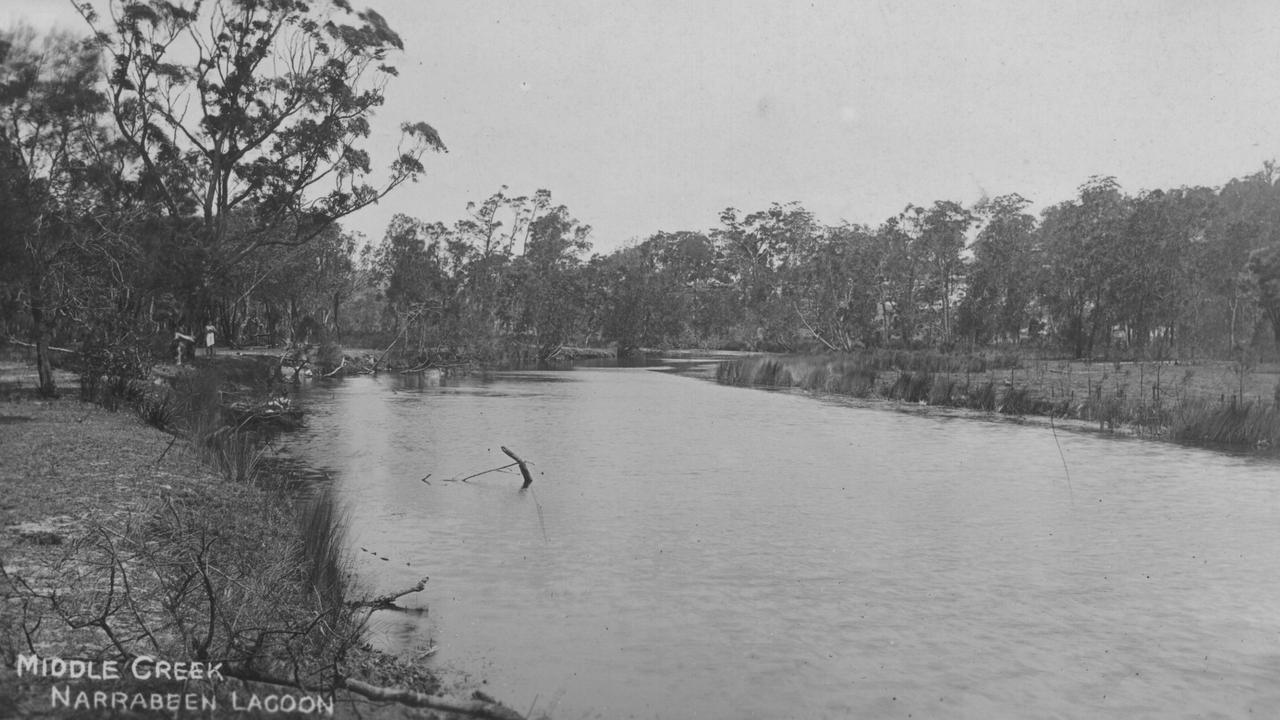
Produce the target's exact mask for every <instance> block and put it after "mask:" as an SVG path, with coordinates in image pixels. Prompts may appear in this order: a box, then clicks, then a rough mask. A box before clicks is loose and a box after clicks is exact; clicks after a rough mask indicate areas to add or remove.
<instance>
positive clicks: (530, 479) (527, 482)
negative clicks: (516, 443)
mask: <svg viewBox="0 0 1280 720" xmlns="http://www.w3.org/2000/svg"><path fill="white" fill-rule="evenodd" d="M501 449H502V452H504V453H506V454H507V457H509V458H511V459H512V460H515V461H516V465H519V466H520V474H521V475H523V476H524V485H521V486H520V489H521V490H524V489H525V488H527V487H529V486H530V485H532V484H533V476H532V475H530V474H529V468H528V467H527V466H526V465H525V463H524V460H521V459H520V456H519V455H516V454H515V453H513V452H511V451H510V450H508V449H507V448H506V447H505V446H501Z"/></svg>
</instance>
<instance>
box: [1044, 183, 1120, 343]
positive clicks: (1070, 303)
mask: <svg viewBox="0 0 1280 720" xmlns="http://www.w3.org/2000/svg"><path fill="white" fill-rule="evenodd" d="M1129 205H1130V203H1129V199H1128V198H1127V197H1126V196H1125V195H1124V194H1123V193H1122V192H1121V191H1120V185H1119V183H1117V182H1116V180H1115V178H1113V177H1096V176H1095V177H1092V178H1090V179H1089V180H1088V181H1087V182H1086V183H1085V184H1084V185H1082V186H1081V187H1080V195H1079V198H1078V199H1077V200H1075V201H1067V202H1064V203H1059V204H1058V205H1055V206H1053V207H1051V208H1049V209H1048V210H1046V211H1045V212H1044V216H1043V220H1042V224H1041V233H1040V241H1041V248H1040V252H1041V253H1042V256H1043V258H1044V261H1045V264H1046V268H1045V270H1046V274H1045V282H1044V285H1043V293H1042V297H1043V299H1044V301H1045V304H1046V307H1047V308H1048V310H1049V311H1050V313H1051V314H1052V316H1053V318H1054V320H1055V321H1056V324H1057V327H1058V331H1059V333H1060V334H1061V336H1062V338H1063V339H1064V340H1065V341H1066V342H1068V343H1069V344H1070V345H1071V346H1072V347H1073V349H1074V351H1075V354H1076V357H1084V356H1086V355H1092V354H1093V349H1094V343H1095V342H1096V341H1097V339H1098V338H1099V337H1100V336H1101V335H1102V334H1103V333H1105V335H1106V337H1105V338H1104V339H1106V340H1109V339H1110V329H1111V327H1112V324H1113V322H1114V320H1115V311H1116V308H1115V307H1113V305H1112V303H1111V302H1110V301H1111V299H1112V295H1110V294H1109V292H1108V289H1109V288H1110V287H1111V286H1112V285H1113V284H1114V282H1113V281H1114V280H1115V278H1117V276H1118V274H1119V270H1118V268H1119V267H1120V264H1121V263H1122V262H1123V258H1122V257H1121V255H1120V253H1119V252H1118V251H1119V250H1121V249H1122V248H1123V244H1124V241H1123V237H1124V227H1125V222H1126V220H1127V218H1128V215H1129V211H1130V208H1129Z"/></svg>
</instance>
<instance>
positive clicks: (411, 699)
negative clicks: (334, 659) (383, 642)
mask: <svg viewBox="0 0 1280 720" xmlns="http://www.w3.org/2000/svg"><path fill="white" fill-rule="evenodd" d="M339 682H340V686H341V687H343V688H345V689H347V690H350V691H351V692H353V693H357V694H359V695H363V696H365V697H367V698H369V699H370V700H384V701H389V702H398V703H400V704H402V705H411V706H413V707H421V708H427V709H428V710H439V711H441V712H451V713H459V714H462V715H470V716H471V717H477V718H484V719H485V720H525V718H524V716H523V715H521V714H520V713H518V712H516V711H515V710H512V709H511V708H509V707H505V706H503V705H500V704H498V703H495V702H490V701H488V700H480V699H473V700H453V699H450V698H445V697H440V696H439V695H427V694H426V693H420V692H417V691H415V690H402V689H399V688H387V687H379V686H377V685H370V684H369V683H367V682H364V681H361V680H354V679H351V678H340V681H339Z"/></svg>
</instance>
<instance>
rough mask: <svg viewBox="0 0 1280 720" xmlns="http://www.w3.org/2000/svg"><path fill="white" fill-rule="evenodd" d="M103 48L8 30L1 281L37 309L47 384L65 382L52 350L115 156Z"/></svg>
mask: <svg viewBox="0 0 1280 720" xmlns="http://www.w3.org/2000/svg"><path fill="white" fill-rule="evenodd" d="M100 78H101V72H100V66H99V64H98V56H97V53H96V52H95V51H94V50H93V48H92V47H90V46H86V44H85V43H84V42H83V41H81V40H78V39H76V38H74V37H72V36H70V35H67V34H63V33H54V34H50V35H47V36H45V37H44V38H37V37H36V35H35V33H34V32H33V31H32V30H31V29H30V28H25V27H19V28H17V29H16V30H9V31H4V32H2V33H0V214H2V215H0V217H3V224H4V229H5V232H4V233H3V240H0V243H2V245H0V250H2V251H3V252H2V253H0V254H2V255H3V256H4V257H5V258H6V262H5V263H4V270H3V271H0V272H2V273H3V277H0V280H4V281H7V282H8V283H12V284H14V285H16V286H17V287H18V288H19V293H20V294H21V295H22V299H23V304H24V305H25V306H26V307H27V308H28V309H29V311H30V317H31V336H32V339H33V341H34V344H35V346H36V366H37V372H38V376H39V388H38V390H39V392H40V394H41V395H44V396H53V395H55V394H56V393H57V387H56V385H55V383H54V379H53V369H52V365H51V362H50V357H49V352H50V351H49V337H50V332H51V323H52V316H53V315H54V314H55V313H56V311H57V310H59V309H60V307H61V304H60V303H61V300H62V294H61V293H59V290H58V286H59V285H60V280H61V279H62V278H61V277H60V275H61V271H62V270H64V269H65V268H66V267H67V265H68V263H69V262H70V261H71V259H72V255H74V254H75V253H77V252H79V251H81V250H82V248H81V247H80V244H81V243H83V242H84V240H85V226H86V225H87V224H88V222H89V220H90V219H91V218H92V216H93V214H94V211H95V209H97V208H96V207H95V198H96V196H95V194H94V192H92V190H93V189H94V187H95V184H94V183H95V180H97V179H99V178H97V177H95V176H97V175H99V174H101V173H102V171H103V167H102V166H103V163H104V162H105V160H104V158H107V157H109V153H108V151H107V149H106V147H105V146H106V144H107V141H106V138H105V136H104V135H103V133H102V131H101V128H100V127H99V125H98V113H99V111H100V110H101V109H102V108H103V107H104V98H103V96H102V94H101V93H100V92H99V91H98V87H97V85H98V81H99V79H100Z"/></svg>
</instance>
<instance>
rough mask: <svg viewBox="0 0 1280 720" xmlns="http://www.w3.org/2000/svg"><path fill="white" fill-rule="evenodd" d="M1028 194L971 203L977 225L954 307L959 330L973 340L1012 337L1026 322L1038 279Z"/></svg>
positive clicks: (983, 340) (1034, 228) (1037, 259)
mask: <svg viewBox="0 0 1280 720" xmlns="http://www.w3.org/2000/svg"><path fill="white" fill-rule="evenodd" d="M1030 204H1031V201H1030V200H1027V199H1026V198H1024V197H1022V196H1021V195H1018V194H1017V193H1013V194H1010V195H1001V196H999V197H996V198H994V199H984V200H982V201H981V202H979V203H978V204H977V205H976V206H975V207H974V215H975V217H976V219H977V220H978V222H980V223H981V225H982V229H981V230H979V231H978V235H977V237H976V238H975V239H974V241H973V245H972V246H971V247H970V249H971V250H972V253H973V261H972V263H971V265H970V267H969V271H968V289H967V292H966V293H965V297H964V300H962V301H961V305H960V308H959V314H960V322H959V326H960V332H962V333H964V334H965V335H967V336H968V337H969V338H970V339H971V340H973V341H974V342H975V343H986V342H988V341H990V340H993V339H998V340H1011V341H1014V342H1017V340H1018V339H1019V336H1020V333H1021V331H1022V330H1023V329H1025V328H1027V326H1028V323H1029V320H1030V316H1029V313H1030V309H1031V304H1032V303H1033V301H1034V300H1035V293H1036V286H1037V284H1038V280H1039V279H1040V267H1039V258H1038V256H1037V254H1036V252H1035V251H1036V248H1035V233H1036V219H1035V217H1034V216H1033V215H1031V214H1030V213H1028V212H1026V208H1027V206H1028V205H1030Z"/></svg>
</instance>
